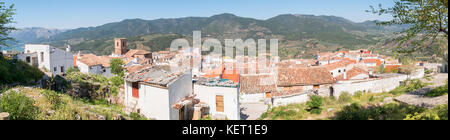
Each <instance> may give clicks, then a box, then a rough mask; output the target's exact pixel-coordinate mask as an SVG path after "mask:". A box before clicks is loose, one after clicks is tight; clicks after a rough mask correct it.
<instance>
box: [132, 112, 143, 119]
mask: <svg viewBox="0 0 450 140" xmlns="http://www.w3.org/2000/svg"><path fill="white" fill-rule="evenodd" d="M130 118H131V119H132V120H147V119H146V118H145V117H142V116H141V115H139V114H138V113H135V112H133V113H131V114H130Z"/></svg>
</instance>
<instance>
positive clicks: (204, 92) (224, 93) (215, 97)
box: [194, 78, 241, 120]
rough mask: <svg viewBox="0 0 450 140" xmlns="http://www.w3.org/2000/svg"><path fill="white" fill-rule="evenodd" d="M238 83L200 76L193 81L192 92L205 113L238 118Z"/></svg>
mask: <svg viewBox="0 0 450 140" xmlns="http://www.w3.org/2000/svg"><path fill="white" fill-rule="evenodd" d="M238 87H239V84H238V83H234V82H233V81H231V80H224V79H215V78H213V79H208V78H200V79H199V80H197V81H195V84H194V94H195V95H196V96H195V98H196V99H199V101H200V104H202V103H203V104H205V105H206V107H207V108H208V109H207V110H208V111H207V113H208V114H210V115H211V116H212V117H213V118H215V119H228V120H240V119H241V115H240V113H241V110H240V104H239V88H238Z"/></svg>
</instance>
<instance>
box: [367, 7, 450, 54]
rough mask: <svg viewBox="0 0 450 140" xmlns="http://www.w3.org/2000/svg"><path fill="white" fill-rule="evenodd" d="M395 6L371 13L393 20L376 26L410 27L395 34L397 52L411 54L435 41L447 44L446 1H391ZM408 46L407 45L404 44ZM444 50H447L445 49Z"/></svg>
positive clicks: (374, 10)
mask: <svg viewBox="0 0 450 140" xmlns="http://www.w3.org/2000/svg"><path fill="white" fill-rule="evenodd" d="M394 2H395V5H394V6H393V7H390V8H383V7H382V5H381V4H380V5H379V6H378V7H379V8H378V9H375V8H374V7H373V6H370V7H371V11H369V10H368V12H372V13H374V14H378V15H392V17H393V19H392V20H390V21H386V22H378V23H377V24H378V25H383V26H386V25H395V24H399V25H411V26H410V27H409V28H408V29H405V30H403V31H402V32H399V33H398V34H400V35H399V37H398V38H396V40H397V41H398V43H399V50H398V52H399V53H405V54H411V53H413V52H417V51H419V50H424V49H427V48H428V47H429V46H431V45H433V44H434V43H435V42H436V40H442V39H444V40H446V42H447V43H448V41H447V40H448V0H395V1H394ZM447 43H446V44H447ZM405 44H410V45H405ZM447 51H448V49H447Z"/></svg>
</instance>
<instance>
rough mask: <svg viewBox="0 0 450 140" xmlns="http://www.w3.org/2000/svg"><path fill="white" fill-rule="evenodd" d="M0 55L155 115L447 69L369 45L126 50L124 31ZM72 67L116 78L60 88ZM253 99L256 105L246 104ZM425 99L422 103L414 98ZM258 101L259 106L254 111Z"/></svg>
mask: <svg viewBox="0 0 450 140" xmlns="http://www.w3.org/2000/svg"><path fill="white" fill-rule="evenodd" d="M2 55H3V56H5V57H9V58H11V59H15V60H19V61H22V62H25V63H27V64H29V65H30V66H33V67H36V68H39V69H40V70H41V71H42V72H44V76H43V78H42V79H41V80H39V81H36V83H38V84H36V85H34V88H42V89H52V90H56V89H61V90H60V91H62V93H65V92H66V93H67V94H69V91H70V94H69V95H71V96H74V97H84V94H85V93H84V92H88V93H86V94H88V95H86V97H90V98H91V97H98V98H101V99H105V100H107V101H108V102H109V103H112V104H115V105H119V106H122V107H123V108H122V110H121V111H123V112H124V113H125V114H138V115H139V116H142V117H143V118H147V119H155V120H201V119H217V120H245V119H247V120H248V119H257V118H259V117H260V115H261V114H263V113H264V112H265V111H268V110H270V109H276V108H277V107H284V106H289V105H292V104H304V103H307V102H310V101H311V100H313V99H312V98H315V97H323V98H341V97H343V96H345V95H349V96H354V95H358V94H361V93H364V94H372V93H374V94H375V93H383V92H390V91H393V90H396V89H398V88H399V87H402V86H405V83H406V84H407V83H408V82H407V81H410V80H411V79H423V78H425V77H429V76H430V75H431V76H432V75H435V74H439V73H448V64H446V63H444V64H436V63H427V62H414V63H412V64H402V63H400V62H399V60H398V59H396V58H393V57H388V56H384V55H380V54H377V53H376V52H373V51H370V50H350V51H336V52H317V54H316V56H315V58H314V59H288V60H280V58H279V57H278V56H272V55H271V54H268V53H267V54H259V55H260V56H263V57H249V56H236V57H235V58H229V57H223V56H221V55H214V54H209V55H202V52H201V49H200V48H190V49H179V50H177V51H158V52H149V51H146V50H139V49H128V44H127V39H126V38H116V39H114V52H112V54H111V55H108V56H97V55H94V54H82V53H80V52H72V51H71V47H70V46H67V47H66V50H61V49H58V48H55V47H53V46H50V45H34V44H26V45H25V51H24V52H22V53H19V54H11V53H10V52H3V53H2ZM114 59H119V60H121V61H122V62H123V63H122V66H121V67H122V68H123V69H124V73H123V76H122V75H117V74H115V73H114V70H113V69H114V68H112V64H111V62H112V61H113V60H114ZM73 71H78V72H79V73H83V74H86V75H92V76H100V77H103V78H104V79H107V78H110V79H114V78H118V79H119V81H122V82H119V83H120V84H117V86H113V85H114V84H112V85H111V84H110V83H107V84H106V86H103V85H104V84H97V85H96V84H94V85H88V86H85V87H89V88H90V87H94V89H93V90H92V92H90V90H91V89H89V88H88V89H86V91H85V90H83V89H85V88H83V84H81V83H80V84H78V83H77V85H79V87H78V89H75V88H76V87H77V86H71V88H72V89H67V88H66V87H65V86H66V85H64V84H62V83H64V82H60V81H58V80H55V79H58V78H57V77H59V78H60V79H65V81H71V82H69V83H72V85H74V83H76V82H74V80H70V78H71V77H72V79H73V77H75V78H76V77H78V76H73V74H74V73H78V72H73ZM80 75H81V74H80ZM440 77H442V75H441V76H440ZM445 77H447V76H445ZM79 78H81V77H79ZM82 79H83V78H82ZM84 79H85V80H89V79H92V78H84ZM94 79H95V77H94ZM97 79H98V78H97ZM62 81H64V80H62ZM100 81H101V80H100ZM87 83H89V82H87ZM441 83H442V81H441ZM69 85H70V84H69ZM113 87H117V88H118V89H112V88H113ZM12 88H13V90H18V89H15V88H14V86H13V87H12ZM421 88H422V87H421ZM434 88H436V87H432V88H431V89H430V90H432V89H434ZM113 90H115V91H117V95H115V96H114V97H111V95H109V94H107V93H112V91H113ZM99 91H101V92H99ZM103 92H105V93H103ZM447 92H448V91H447ZM100 93H102V94H100ZM93 94H95V95H93ZM97 94H98V95H97ZM3 96H4V95H3ZM411 98H412V97H411ZM408 100H409V98H406V99H404V98H402V99H401V100H399V102H403V103H408ZM445 103H447V104H448V97H447V98H446V100H445V101H443V102H442V103H440V104H433V105H431V106H432V107H435V106H437V105H441V104H445ZM252 104H258V107H257V108H256V107H255V108H252ZM416 104H417V103H416ZM424 105H428V104H426V103H422V104H420V103H419V106H424ZM427 107H428V106H427ZM258 108H259V110H261V108H263V109H262V110H261V111H256V110H258ZM255 111H256V112H257V113H254V112H255ZM249 112H250V113H249ZM252 112H253V113H252ZM116 118H120V115H119V117H116ZM97 119H98V117H97ZM100 119H102V117H100ZM103 119H104V117H103Z"/></svg>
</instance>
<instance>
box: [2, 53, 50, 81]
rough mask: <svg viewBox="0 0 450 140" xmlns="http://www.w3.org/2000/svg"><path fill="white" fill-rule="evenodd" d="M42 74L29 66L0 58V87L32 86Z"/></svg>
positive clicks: (17, 61)
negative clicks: (6, 85) (9, 85)
mask: <svg viewBox="0 0 450 140" xmlns="http://www.w3.org/2000/svg"><path fill="white" fill-rule="evenodd" d="M43 75H44V73H43V72H42V71H40V70H39V69H38V68H36V67H33V66H30V65H29V64H27V63H25V62H22V61H19V60H14V59H9V58H4V57H3V56H0V86H1V85H2V84H13V83H19V84H34V83H30V81H34V82H37V81H38V80H39V79H41V78H42V76H43Z"/></svg>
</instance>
